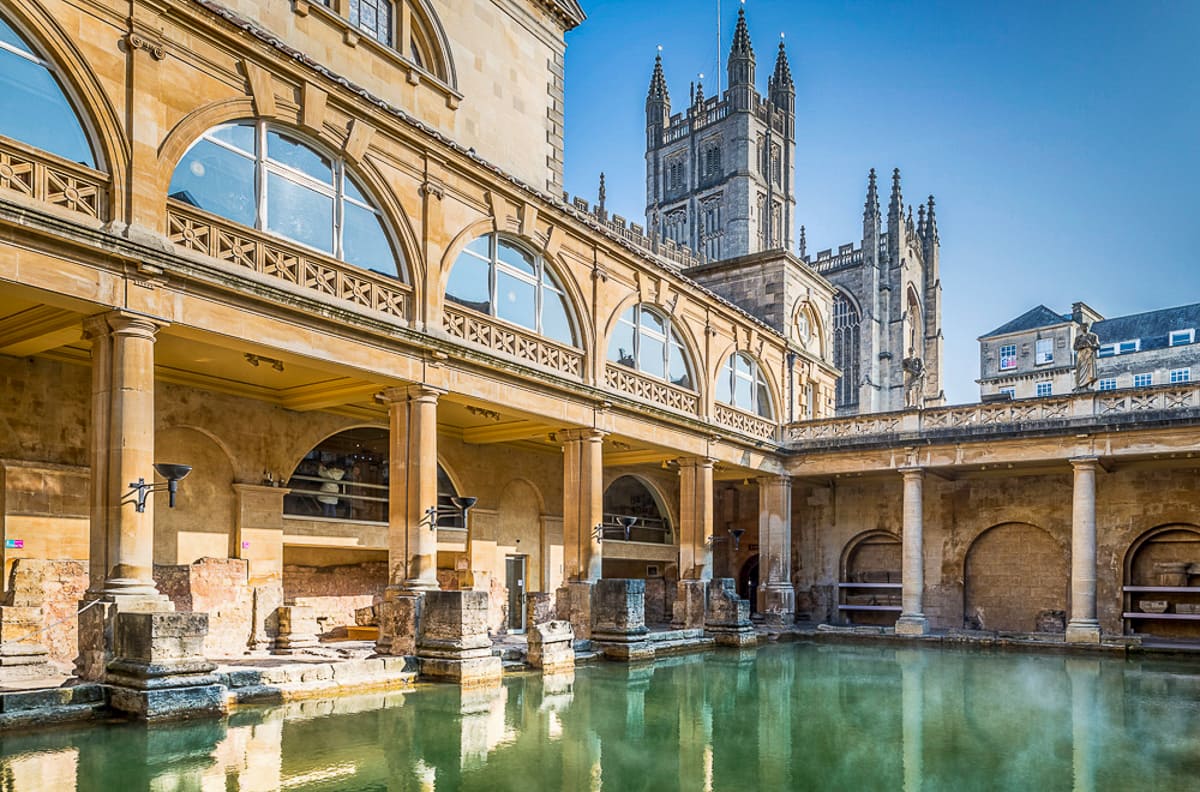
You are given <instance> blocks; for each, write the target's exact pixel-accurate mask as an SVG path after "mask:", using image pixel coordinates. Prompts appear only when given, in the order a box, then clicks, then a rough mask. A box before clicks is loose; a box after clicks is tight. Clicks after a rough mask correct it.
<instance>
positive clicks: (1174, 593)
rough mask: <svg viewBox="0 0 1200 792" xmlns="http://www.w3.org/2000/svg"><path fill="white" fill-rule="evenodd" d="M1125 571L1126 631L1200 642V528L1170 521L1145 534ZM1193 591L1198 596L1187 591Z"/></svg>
mask: <svg viewBox="0 0 1200 792" xmlns="http://www.w3.org/2000/svg"><path fill="white" fill-rule="evenodd" d="M1124 571H1125V575H1124V577H1125V586H1126V587H1128V588H1126V589H1125V591H1124V596H1123V597H1122V599H1123V609H1122V610H1123V612H1124V613H1125V624H1126V625H1127V627H1126V632H1134V633H1140V634H1143V635H1152V636H1155V637H1160V638H1170V639H1185V640H1197V639H1200V585H1198V584H1200V526H1198V525H1193V524H1191V523H1169V524H1165V525H1160V526H1158V527H1156V528H1152V529H1150V530H1149V531H1146V532H1145V533H1143V534H1142V535H1141V536H1139V537H1138V538H1137V539H1135V540H1134V541H1133V543H1132V544H1130V546H1129V551H1128V552H1127V553H1126V554H1125V570H1124ZM1193 588H1194V589H1195V592H1196V593H1194V594H1193V593H1191V592H1189V591H1187V589H1193ZM1160 608H1161V610H1160Z"/></svg>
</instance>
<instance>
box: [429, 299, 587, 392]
mask: <svg viewBox="0 0 1200 792" xmlns="http://www.w3.org/2000/svg"><path fill="white" fill-rule="evenodd" d="M445 315H446V332H448V333H449V334H450V335H452V336H454V337H455V338H461V339H462V340H464V341H467V342H469V343H472V344H477V345H479V346H482V347H486V348H488V349H490V350H492V351H493V352H499V353H500V354H502V355H507V356H509V357H514V358H517V359H519V360H524V361H526V362H527V363H533V364H535V365H538V366H543V367H545V368H548V369H553V370H554V371H557V372H558V373H560V374H565V375H566V376H568V377H573V378H575V379H582V377H583V353H582V352H580V351H579V350H578V349H572V348H571V347H567V346H563V345H561V344H556V343H554V342H553V341H550V340H548V339H545V338H540V337H538V336H536V335H533V334H532V333H525V332H522V331H520V330H517V329H516V328H514V327H506V326H501V325H500V324H497V323H495V322H492V321H490V320H489V319H487V318H485V317H483V316H480V315H477V314H474V313H468V312H466V311H461V310H459V309H457V308H454V307H451V306H449V305H447V306H446V310H445Z"/></svg>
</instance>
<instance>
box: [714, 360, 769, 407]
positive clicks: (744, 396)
mask: <svg viewBox="0 0 1200 792" xmlns="http://www.w3.org/2000/svg"><path fill="white" fill-rule="evenodd" d="M717 401H719V402H723V403H725V404H730V405H733V406H734V407H737V408H738V409H740V410H745V411H746V412H752V413H755V414H756V415H759V416H762V417H763V418H771V417H773V416H774V414H775V413H774V411H773V410H772V409H771V391H770V389H769V388H768V387H767V378H766V377H764V376H763V373H762V369H761V368H760V367H759V365H758V362H757V361H755V360H754V359H753V358H751V357H750V356H749V355H745V354H743V353H741V352H734V353H733V354H732V355H730V356H729V359H728V360H726V361H725V365H724V366H722V367H721V371H720V373H719V374H718V375H717Z"/></svg>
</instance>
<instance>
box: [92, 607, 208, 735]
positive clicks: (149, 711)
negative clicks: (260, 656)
mask: <svg viewBox="0 0 1200 792" xmlns="http://www.w3.org/2000/svg"><path fill="white" fill-rule="evenodd" d="M207 634H208V614H207V613H118V614H117V616H116V623H115V626H114V629H113V653H114V655H115V659H114V660H113V661H112V662H110V663H109V664H108V668H107V674H106V677H105V682H106V684H107V685H108V687H109V690H110V706H111V707H112V708H113V709H115V710H117V711H118V712H123V713H125V714H127V715H131V716H133V717H135V718H137V719H139V720H167V719H177V718H194V717H211V716H219V715H223V714H224V713H225V711H226V693H227V691H226V689H225V687H224V686H223V685H219V684H217V677H216V676H215V675H214V674H213V673H212V672H213V671H214V670H215V669H216V666H215V665H213V664H212V663H210V662H209V661H208V660H206V659H205V657H204V654H203V652H204V638H205V636H206V635H207Z"/></svg>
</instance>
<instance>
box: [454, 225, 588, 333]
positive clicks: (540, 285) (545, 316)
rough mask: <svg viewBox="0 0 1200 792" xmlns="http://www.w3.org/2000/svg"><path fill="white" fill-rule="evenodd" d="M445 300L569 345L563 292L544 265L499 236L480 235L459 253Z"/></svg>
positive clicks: (537, 257)
mask: <svg viewBox="0 0 1200 792" xmlns="http://www.w3.org/2000/svg"><path fill="white" fill-rule="evenodd" d="M446 299H448V300H452V301H453V302H456V303H458V304H459V305H463V306H466V307H467V308H471V309H473V310H476V311H479V312H480V313H485V314H488V315H489V316H495V317H496V318H497V319H503V320H504V321H506V322H511V323H512V324H515V325H520V326H521V327H525V328H528V329H529V330H532V331H534V332H535V333H539V334H540V335H543V336H545V337H546V338H549V339H551V340H553V341H558V342H559V343H562V344H568V345H570V346H575V345H576V341H575V331H574V329H573V328H572V325H571V320H570V318H569V316H570V315H569V313H568V311H567V295H566V292H564V291H563V288H562V287H561V286H559V285H558V282H557V281H555V279H554V275H553V274H552V273H551V272H550V267H548V266H547V265H546V262H545V260H544V259H542V257H541V256H535V255H533V254H532V253H529V252H527V251H526V250H525V249H523V248H521V247H519V246H518V245H517V244H516V243H514V242H511V241H509V240H508V239H505V238H504V237H502V236H500V235H499V234H487V235H485V236H481V237H479V238H478V239H476V240H475V241H473V242H472V243H471V244H469V245H467V247H466V249H465V250H463V252H462V253H460V254H459V256H458V260H456V261H455V262H454V267H453V268H452V269H451V270H450V279H449V281H448V282H447V283H446Z"/></svg>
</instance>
